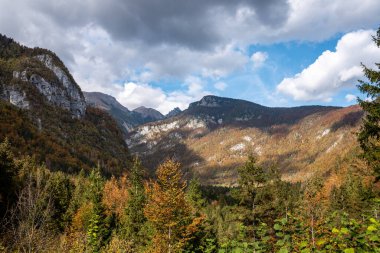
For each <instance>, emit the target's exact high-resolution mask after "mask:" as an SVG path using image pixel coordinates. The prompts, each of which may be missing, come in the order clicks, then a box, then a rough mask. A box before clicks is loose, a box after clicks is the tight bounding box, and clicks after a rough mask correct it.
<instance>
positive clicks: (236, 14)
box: [0, 0, 380, 114]
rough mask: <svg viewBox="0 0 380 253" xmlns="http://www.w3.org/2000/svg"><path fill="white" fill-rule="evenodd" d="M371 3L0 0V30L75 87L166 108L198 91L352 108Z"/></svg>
mask: <svg viewBox="0 0 380 253" xmlns="http://www.w3.org/2000/svg"><path fill="white" fill-rule="evenodd" d="M379 13H380V1H378V0H333V1H331V0H288V1H286V0H252V1H250V0H235V1H231V0H219V1H216V0H192V1H188V0H107V1H104V0H81V1H78V0H54V1H49V0H12V1H10V0H0V33H2V34H4V35H6V36H9V37H12V38H13V39H15V40H16V41H18V42H20V43H22V44H24V45H26V46H29V47H37V46H38V47H43V48H48V49H50V50H52V51H54V52H55V53H56V54H57V55H58V56H59V57H60V58H61V59H62V60H63V62H64V63H65V64H66V66H67V67H68V68H69V70H70V72H71V73H72V75H73V76H74V79H75V80H76V82H77V83H78V84H79V86H80V87H81V88H82V90H84V91H99V92H104V93H107V94H109V95H112V96H114V97H115V98H116V99H117V100H118V101H119V102H120V103H121V104H123V105H124V106H126V107H127V108H129V109H134V108H136V107H139V106H146V107H151V108H154V109H157V110H159V111H160V112H162V113H164V114H166V113H168V112H169V111H170V110H171V109H173V108H174V107H179V108H181V109H186V108H187V107H188V105H189V103H191V102H194V101H197V100H199V99H200V98H202V97H203V96H205V95H217V96H223V97H232V98H239V99H245V100H249V101H252V102H255V103H259V104H262V105H265V106H271V107H274V106H281V107H282V106H286V107H288V106H298V105H310V104H320V105H339V106H348V105H351V104H355V103H356V97H357V96H359V95H360V94H359V93H358V91H357V87H356V85H357V84H358V82H357V80H358V79H363V78H364V77H363V74H362V68H361V65H360V64H361V63H363V64H365V65H366V66H369V67H374V63H375V62H379V59H380V49H379V48H377V47H376V46H375V44H374V43H373V41H372V36H373V35H375V34H376V30H377V29H378V27H379V26H380V19H379V18H378V17H379Z"/></svg>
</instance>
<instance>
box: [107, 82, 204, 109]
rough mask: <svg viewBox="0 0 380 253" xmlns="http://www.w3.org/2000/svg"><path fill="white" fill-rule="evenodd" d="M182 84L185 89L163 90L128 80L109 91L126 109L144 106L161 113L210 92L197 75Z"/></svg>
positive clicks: (184, 104) (182, 107)
mask: <svg viewBox="0 0 380 253" xmlns="http://www.w3.org/2000/svg"><path fill="white" fill-rule="evenodd" d="M184 86H186V87H187V88H186V89H185V90H175V91H172V92H165V91H163V90H162V89H160V88H156V87H153V86H151V85H149V84H144V83H134V82H128V83H125V84H124V85H123V86H121V87H120V86H119V87H115V88H114V90H112V91H111V92H110V93H111V95H114V96H115V97H116V99H117V100H118V101H119V102H120V103H121V104H122V105H124V106H126V107H127V108H128V109H134V108H137V107H139V106H146V107H151V108H154V109H156V110H158V111H160V112H161V113H163V114H166V113H168V112H169V111H170V110H172V109H173V108H175V107H179V108H180V109H181V110H184V109H186V108H187V106H188V105H189V103H191V102H194V101H196V100H199V99H201V98H202V97H203V96H206V95H210V94H211V93H210V92H208V91H206V90H204V85H203V83H202V82H201V80H200V79H199V78H197V77H189V78H187V80H186V82H185V84H184Z"/></svg>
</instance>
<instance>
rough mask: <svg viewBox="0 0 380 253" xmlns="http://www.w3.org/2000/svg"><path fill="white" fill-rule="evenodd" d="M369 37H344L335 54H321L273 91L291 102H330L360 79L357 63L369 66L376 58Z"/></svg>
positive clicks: (357, 34)
mask: <svg viewBox="0 0 380 253" xmlns="http://www.w3.org/2000/svg"><path fill="white" fill-rule="evenodd" d="M373 34H374V31H372V30H360V31H356V32H351V33H348V34H346V35H344V36H343V37H342V38H341V39H340V40H339V41H338V43H337V46H336V50H335V52H331V51H325V52H323V53H322V55H320V56H319V57H318V59H317V60H316V61H315V62H314V63H313V64H311V65H310V66H308V67H307V68H305V69H304V70H303V71H302V72H301V73H298V74H296V75H295V76H294V77H290V78H285V79H284V80H282V82H281V83H280V84H279V85H278V86H277V90H278V91H279V92H281V93H283V94H285V95H289V96H291V97H292V98H293V99H295V100H305V101H315V100H320V101H331V99H332V96H333V95H334V93H335V92H337V91H339V90H340V89H342V88H344V87H354V85H355V84H357V79H360V78H362V77H363V74H362V70H361V67H360V63H361V62H362V63H364V64H366V65H368V66H373V65H374V62H377V61H378V59H379V58H380V49H379V48H377V47H376V45H375V43H374V42H373V40H372V37H371V35H373Z"/></svg>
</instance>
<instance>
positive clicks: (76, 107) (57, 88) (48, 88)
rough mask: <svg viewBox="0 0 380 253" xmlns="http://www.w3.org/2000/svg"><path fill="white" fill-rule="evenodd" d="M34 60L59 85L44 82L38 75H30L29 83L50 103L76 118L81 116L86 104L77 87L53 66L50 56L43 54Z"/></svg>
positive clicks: (60, 70) (61, 71)
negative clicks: (47, 70) (51, 72)
mask: <svg viewBox="0 0 380 253" xmlns="http://www.w3.org/2000/svg"><path fill="white" fill-rule="evenodd" d="M35 58H36V59H38V60H39V61H41V62H42V63H43V64H44V65H45V66H46V67H47V68H49V69H50V70H51V71H53V73H54V74H55V76H56V77H57V79H58V81H59V85H57V84H54V83H53V84H52V83H49V82H46V81H45V80H44V79H43V78H42V77H40V76H38V75H32V76H31V77H30V79H29V82H31V83H32V84H34V85H35V86H36V87H37V88H38V89H39V91H40V92H41V93H43V94H44V95H45V96H46V97H47V99H48V100H49V101H50V102H51V103H53V104H55V105H58V106H60V107H62V108H65V109H67V110H69V111H71V112H72V114H73V115H74V116H76V117H81V116H83V114H84V113H85V111H86V102H85V98H84V96H83V94H82V91H81V90H80V88H79V86H78V85H77V84H76V83H75V82H74V80H73V79H72V78H70V77H69V76H68V74H67V73H65V71H64V70H62V69H61V68H60V67H58V66H57V65H55V64H54V60H53V57H52V56H50V55H48V54H43V55H37V56H36V57H35Z"/></svg>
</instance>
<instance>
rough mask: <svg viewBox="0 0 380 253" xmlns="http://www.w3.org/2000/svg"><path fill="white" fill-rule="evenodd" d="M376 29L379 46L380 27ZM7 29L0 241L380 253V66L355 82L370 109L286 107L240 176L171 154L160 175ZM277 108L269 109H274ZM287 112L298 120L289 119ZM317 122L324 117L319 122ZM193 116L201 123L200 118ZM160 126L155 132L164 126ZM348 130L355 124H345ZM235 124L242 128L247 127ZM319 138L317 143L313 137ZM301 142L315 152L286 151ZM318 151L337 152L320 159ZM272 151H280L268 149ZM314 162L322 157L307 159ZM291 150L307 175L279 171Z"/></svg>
mask: <svg viewBox="0 0 380 253" xmlns="http://www.w3.org/2000/svg"><path fill="white" fill-rule="evenodd" d="M374 40H375V43H376V45H377V46H379V47H380V29H379V31H378V33H377V37H375V38H374ZM1 41H2V44H1V48H0V49H1V50H2V51H3V52H1V53H0V56H1V64H0V71H1V72H0V84H1V87H2V90H1V92H2V100H3V101H1V102H0V110H1V111H0V124H1V128H0V138H1V143H0V217H1V222H0V225H1V226H0V251H4V252H133V253H135V252H157V253H167V252H169V253H174V252H189V253H190V252H208V253H226V252H236V253H237V252H279V253H286V252H304V253H306V252H344V253H352V252H380V218H379V210H380V181H379V180H380V169H379V168H380V167H379V164H380V162H379V161H380V125H379V124H380V100H379V99H380V71H379V70H380V69H379V68H380V65H379V64H377V65H376V66H377V69H370V68H367V67H366V66H363V69H364V73H365V76H366V77H367V79H365V80H363V81H360V82H359V86H358V88H359V90H360V91H361V92H362V93H363V94H364V95H365V96H367V97H369V99H363V100H359V104H360V106H361V108H362V110H363V111H361V109H360V108H358V107H350V108H343V109H338V108H327V109H326V110H323V113H320V114H318V113H317V114H315V113H314V112H310V111H309V112H308V113H305V114H306V115H303V114H302V113H300V111H297V112H298V113H299V115H298V116H292V115H290V114H289V115H288V114H286V115H285V116H287V117H285V116H284V118H280V119H279V120H280V122H279V124H276V127H267V128H265V129H264V130H265V132H263V133H258V134H265V135H267V136H266V137H265V138H267V139H269V140H270V141H272V142H271V143H274V142H276V143H277V145H278V146H275V148H274V149H275V150H269V149H268V151H265V152H263V153H260V152H258V151H257V150H256V152H246V153H244V154H243V153H238V154H237V155H239V158H240V159H241V161H242V162H241V163H240V164H236V165H235V166H232V165H231V168H230V169H231V170H234V171H236V175H235V177H234V178H235V182H234V183H233V184H230V185H229V187H225V186H216V185H213V184H202V181H203V182H204V181H205V180H204V179H203V178H202V174H198V175H197V174H196V173H189V170H188V169H187V168H186V167H183V166H182V165H181V163H179V162H178V159H176V157H175V156H171V155H170V154H169V155H167V156H168V157H170V158H169V159H163V161H162V162H160V164H159V165H157V166H156V167H155V171H154V175H152V171H151V170H147V169H146V168H144V166H143V164H144V163H148V162H150V161H145V160H142V159H146V158H144V157H143V158H142V159H140V158H138V157H135V158H129V154H128V151H127V147H126V144H125V142H124V140H123V138H122V132H121V130H120V129H119V127H117V123H116V122H115V121H114V120H113V119H112V118H111V117H110V116H109V115H107V114H106V113H105V112H104V111H101V110H98V109H95V108H91V107H87V106H86V104H85V103H84V104H82V102H83V101H84V98H83V94H81V91H80V89H78V87H77V85H76V84H75V82H74V80H73V79H72V77H71V75H69V73H68V72H67V70H66V68H64V67H63V66H61V65H60V64H59V62H58V59H56V58H55V57H56V56H54V55H52V54H50V53H49V52H46V51H43V52H44V54H47V55H49V56H48V57H46V55H45V56H44V57H39V58H37V59H36V58H33V57H34V53H35V52H38V55H40V53H39V52H41V51H40V50H39V49H36V50H37V51H33V49H26V48H24V47H22V46H20V45H18V44H17V43H15V42H13V41H12V40H9V39H7V38H4V37H1ZM21 59H22V60H21ZM41 59H42V61H41ZM46 59H48V62H49V64H48V66H50V67H47V66H46V65H45V61H44V60H46ZM51 60H52V61H51ZM20 61H21V62H20ZM52 62H55V64H53V65H51V64H50V63H52ZM13 64H15V65H13ZM25 64H26V65H25ZM29 64H32V65H29ZM34 64H36V65H34ZM41 64H42V65H41ZM15 66H16V67H15ZM36 66H37V67H38V68H37V67H36ZM14 67H15V68H16V70H14V69H13V68H14ZM57 68H59V69H60V71H59V70H58V69H57ZM24 71H25V74H22V73H23V72H24ZM62 71H63V72H62ZM45 72H46V73H47V74H46V76H45ZM57 73H61V74H59V75H58V74H57ZM63 74H64V75H63ZM59 76H60V77H61V78H59ZM64 76H66V77H64ZM63 77H64V78H63ZM50 78H51V79H50ZM42 80H44V81H42ZM52 89H55V91H57V92H51V90H52ZM213 105H214V104H213ZM82 109H83V110H82ZM203 109H204V108H203ZM261 109H262V108H261ZM314 109H315V108H311V111H313V110H314ZM297 110H299V109H297ZM308 110H310V108H309V109H308ZM319 110H320V108H317V111H319ZM342 110H343V112H342ZM218 111H219V109H218ZM302 112H305V111H304V110H302ZM362 112H364V115H363V114H362ZM185 113H186V112H185ZM270 115H272V114H266V116H268V118H267V119H268V121H270V120H276V117H273V118H271V117H270ZM300 115H301V116H302V117H301V116H300ZM177 116H178V117H180V114H178V115H177ZM177 116H176V117H177ZM251 116H252V115H251ZM259 116H260V115H255V118H252V121H253V122H259V121H258V117H259ZM252 117H253V116H252ZM288 117H290V118H291V120H290V121H291V122H292V124H289V125H287V124H285V125H283V123H284V122H283V121H284V120H289V118H288ZM215 120H218V119H217V118H216V119H215ZM228 120H229V119H226V120H222V121H220V123H219V122H218V121H216V122H215V121H214V122H213V123H212V124H219V125H221V124H224V123H223V122H226V121H228ZM249 120H250V119H249ZM249 120H248V121H249ZM315 122H323V123H324V125H323V124H322V125H321V126H322V128H321V129H318V130H320V132H318V131H314V130H313V129H315V128H314V127H315V126H314V124H315ZM187 123H189V122H187ZM187 123H186V124H187ZM293 123H294V124H293ZM295 123H298V124H295ZM263 124H264V123H263ZM265 124H266V123H265ZM172 126H173V125H172ZM190 126H201V127H203V126H204V125H203V123H202V122H199V121H196V120H194V121H191V122H190ZM265 126H266V125H265ZM201 127H199V128H201ZM326 127H327V128H326ZM152 129H154V127H153V128H150V129H149V128H148V129H147V130H146V131H147V135H148V134H151V135H152V136H154V135H155V134H157V132H155V131H153V130H152ZM195 129H197V128H195ZM215 129H216V128H215ZM327 129H329V131H327ZM350 129H355V130H356V131H357V132H358V134H357V135H354V133H351V135H349V132H350ZM148 130H149V131H148ZM264 130H262V129H261V131H264ZM223 131H224V130H223ZM239 131H241V132H238V134H239V136H240V137H242V138H244V137H246V133H245V132H244V131H247V130H244V129H240V130H239ZM249 131H252V129H250V130H249ZM253 131H258V130H257V129H256V130H253ZM292 131H293V132H292ZM294 131H295V132H294ZM330 131H331V132H330ZM207 133H208V134H210V135H209V136H211V137H210V139H204V137H205V135H202V133H201V132H200V133H198V134H200V135H198V136H196V134H197V132H196V131H194V132H190V134H194V135H195V136H194V138H195V139H196V140H201V141H202V142H204V143H208V142H211V143H212V141H213V140H217V142H219V141H221V140H219V139H217V138H218V137H217V135H218V131H216V130H215V131H213V132H211V131H210V132H207ZM251 133H252V132H250V134H251ZM289 133H298V134H300V135H301V136H304V137H306V138H303V139H302V138H301V136H297V135H295V134H291V135H289ZM333 133H336V134H333ZM213 134H216V136H214V135H213ZM231 135H232V134H231V132H229V134H227V135H223V136H222V137H223V138H224V141H228V138H229V137H230V136H231ZM339 136H340V137H339ZM137 137H138V136H137V135H136V136H135V138H137ZM140 137H142V136H141V135H140ZM240 137H239V138H240ZM248 137H249V136H248ZM265 138H263V140H264V139H265ZM336 138H339V142H338V143H337V139H336ZM316 139H317V140H318V144H321V145H320V146H322V149H321V150H320V149H319V148H320V147H319V146H317V145H315V146H313V145H310V142H311V140H313V141H315V140H316ZM290 140H293V141H294V140H295V141H296V142H295V143H291V141H290ZM245 141H246V142H248V141H249V140H248V138H245ZM198 143H199V142H198ZM219 143H220V142H219ZM335 143H336V144H335ZM342 143H343V145H342V146H339V145H341V144H342ZM140 144H141V143H140ZM167 144H170V143H169V142H168V143H167ZM280 144H281V145H280ZM322 144H323V145H322ZM197 145H198V144H197ZM294 146H298V147H304V149H305V150H307V151H308V152H305V153H303V155H302V156H297V155H292V154H287V153H286V149H287V148H290V147H294ZM173 147H174V149H173V153H175V152H174V151H176V149H177V147H178V146H173ZM181 147H184V146H181ZM229 147H230V146H229ZM198 148H199V149H201V147H199V146H198ZM169 150H170V149H169ZM229 150H230V151H231V148H229ZM239 150H240V149H238V148H236V150H233V149H232V151H239ZM148 151H149V150H148ZM165 152H168V150H165ZM321 153H324V154H326V153H327V154H329V155H328V156H324V157H323V159H322V158H320V157H319V158H318V157H317V156H316V155H318V154H321ZM165 154H166V153H165ZM184 154H191V153H184ZM272 154H279V155H280V158H275V159H273V160H270V157H271V156H272V158H273V157H275V156H274V155H272ZM282 154H287V156H281V155H282ZM308 154H309V155H311V156H308ZM218 155H219V154H218ZM235 155H236V154H235ZM263 155H266V156H267V157H266V158H267V159H266V160H262V158H261V156H263ZM243 157H244V158H243ZM281 157H282V159H281ZM193 158H196V155H194V156H190V155H188V156H186V159H188V160H187V161H188V162H191V159H193ZM243 159H244V160H243ZM303 159H304V160H303ZM305 160H306V162H305ZM310 160H313V161H316V163H315V164H314V166H315V167H311V166H310V167H307V165H308V162H309V161H310ZM196 162H197V161H196V160H194V164H193V166H194V168H197V166H199V164H196ZM281 162H283V163H281ZM292 162H297V163H298V166H299V167H300V168H299V170H300V171H301V170H302V166H304V167H305V169H306V173H305V174H302V173H300V174H299V178H297V177H294V178H292V180H289V178H286V177H284V172H289V173H291V172H292V171H288V170H289V168H291V166H290V165H291V163H292ZM303 162H305V163H303ZM286 165H288V166H286ZM289 166H290V167H289ZM301 172H302V171H301ZM219 178H221V177H219Z"/></svg>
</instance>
